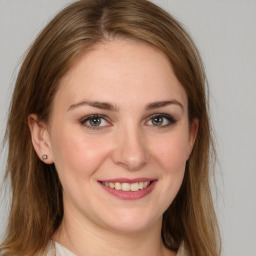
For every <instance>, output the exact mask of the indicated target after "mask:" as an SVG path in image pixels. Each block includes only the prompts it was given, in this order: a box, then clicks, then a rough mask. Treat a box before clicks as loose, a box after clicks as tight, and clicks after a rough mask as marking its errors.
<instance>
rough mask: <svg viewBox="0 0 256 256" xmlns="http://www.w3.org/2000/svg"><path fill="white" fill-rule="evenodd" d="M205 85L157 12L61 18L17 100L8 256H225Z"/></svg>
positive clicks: (139, 8) (39, 42) (146, 5)
mask: <svg viewBox="0 0 256 256" xmlns="http://www.w3.org/2000/svg"><path fill="white" fill-rule="evenodd" d="M205 83H206V78H205V74H204V70H203V67H202V63H201V60H200V56H199V53H198V51H197V49H196V47H195V46H194V44H193V42H192V41H191V39H190V37H189V36H188V34H187V33H186V32H185V31H184V29H183V28H182V27H181V25H180V24H179V23H178V22H177V21H176V20H175V19H174V18H172V17H171V16H170V15H169V14H167V13H166V12H165V11H163V10H161V9H160V8H159V7H157V6H155V5H154V4H152V3H150V2H148V1H144V0H139V1H138V0H129V1H128V0H124V1H117V0H96V1H95V0H81V1H78V2H75V3H73V4H71V5H70V6H68V7H67V8H66V9H64V10H63V11H61V12H60V13H59V14H58V15H57V16H56V17H55V18H54V19H53V20H52V21H51V22H50V23H49V25H48V26H47V27H46V28H45V29H44V30H43V31H42V32H41V34H40V35H39V36H38V38H37V39H36V41H35V42H34V44H33V45H32V47H31V48H30V50H29V52H28V54H27V56H26V58H25V60H24V62H23V65H22V67H21V70H20V73H19V75H18V78H17V82H16V86H15V90H14V93H13V99H12V104H11V109H10V115H9V121H8V127H7V137H8V142H9V157H8V167H7V173H6V174H7V175H8V176H10V178H11V184H12V192H13V198H12V206H11V214H10V219H9V226H8V232H7V236H6V239H5V241H4V242H3V243H2V245H1V247H0V248H1V250H2V252H3V255H120V254H122V255H135V254H136V255H152V256H154V255H178V256H182V255H191V256H205V255H210V256H214V255H219V233H218V225H217V220H216V216H215V212H214V208H213V203H212V197H211V192H210V186H209V161H210V160H211V158H210V152H211V153H213V152H214V150H213V145H212V140H211V134H210V124H209V120H208V114H207V102H206V95H205V88H204V85H205ZM210 147H212V148H211V151H210Z"/></svg>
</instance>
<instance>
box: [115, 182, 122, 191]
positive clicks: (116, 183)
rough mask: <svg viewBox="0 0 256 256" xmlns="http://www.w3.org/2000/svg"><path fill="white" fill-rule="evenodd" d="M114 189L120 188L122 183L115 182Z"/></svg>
mask: <svg viewBox="0 0 256 256" xmlns="http://www.w3.org/2000/svg"><path fill="white" fill-rule="evenodd" d="M115 189H116V190H122V184H121V183H120V182H115Z"/></svg>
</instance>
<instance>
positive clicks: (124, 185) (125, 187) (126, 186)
mask: <svg viewBox="0 0 256 256" xmlns="http://www.w3.org/2000/svg"><path fill="white" fill-rule="evenodd" d="M122 190H123V191H131V185H130V184H129V183H122Z"/></svg>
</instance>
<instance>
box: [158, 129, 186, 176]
mask: <svg viewBox="0 0 256 256" xmlns="http://www.w3.org/2000/svg"><path fill="white" fill-rule="evenodd" d="M155 144H156V146H155V147H154V155H155V158H156V159H157V161H158V163H159V164H160V165H161V167H162V169H163V170H165V171H166V172H168V173H170V174H173V175H174V174H177V175H179V174H183V172H184V169H185V164H186V161H187V154H188V149H189V144H188V137H187V136H186V133H177V134H173V136H169V137H166V138H165V139H164V140H162V141H158V143H155Z"/></svg>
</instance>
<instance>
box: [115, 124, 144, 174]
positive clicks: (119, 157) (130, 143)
mask: <svg viewBox="0 0 256 256" xmlns="http://www.w3.org/2000/svg"><path fill="white" fill-rule="evenodd" d="M118 133H119V134H118V135H117V136H116V146H115V149H114V151H113V154H112V158H113V161H114V163H115V164H117V165H119V166H122V167H123V168H125V169H127V170H129V171H136V170H140V169H141V168H143V167H144V166H145V165H146V164H147V162H148V161H149V152H148V149H147V145H146V141H145V138H144V136H143V134H142V132H140V131H139V129H135V128H132V129H125V130H121V129H120V131H119V132H118Z"/></svg>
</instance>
